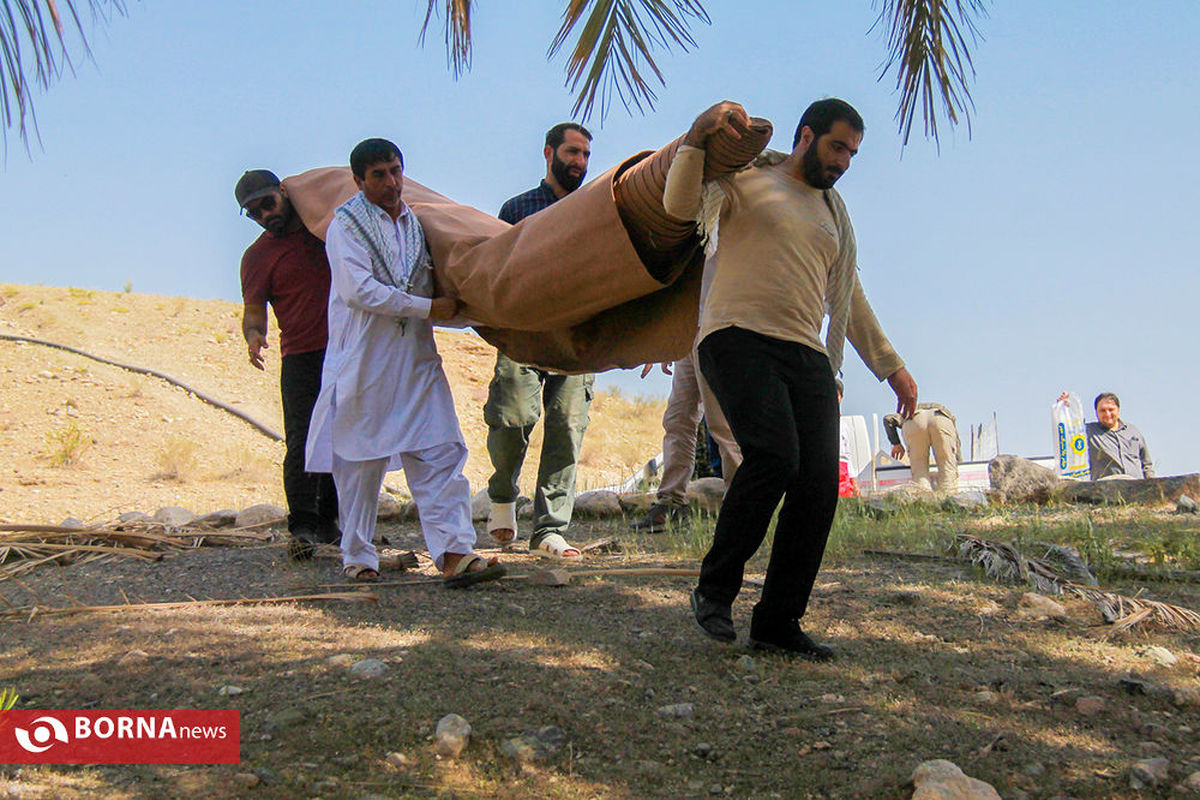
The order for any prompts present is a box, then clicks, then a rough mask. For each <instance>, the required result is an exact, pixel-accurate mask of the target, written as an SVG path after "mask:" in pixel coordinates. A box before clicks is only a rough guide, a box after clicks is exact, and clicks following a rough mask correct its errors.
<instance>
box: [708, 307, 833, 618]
mask: <svg viewBox="0 0 1200 800" xmlns="http://www.w3.org/2000/svg"><path fill="white" fill-rule="evenodd" d="M699 356H700V369H701V371H702V372H703V373H704V377H705V379H706V380H707V381H708V384H709V386H710V387H712V390H713V394H714V395H716V398H717V401H718V402H719V403H720V404H721V410H722V411H724V412H725V417H726V419H728V420H729V425H730V428H731V429H732V430H733V435H734V438H735V439H737V443H738V445H739V446H740V447H741V449H742V457H743V459H744V460H743V461H742V466H741V467H740V468H739V469H738V471H737V474H736V475H735V476H734V479H733V483H732V484H731V485H730V487H729V490H728V491H727V492H726V493H725V501H724V503H722V505H721V512H720V514H719V516H718V517H717V530H716V534H715V536H714V537H713V543H712V547H711V548H710V549H709V551H708V555H706V556H705V557H704V563H703V565H702V566H701V568H700V586H699V588H700V593H701V594H703V595H704V596H705V597H707V598H708V599H710V600H713V601H716V602H719V603H732V602H733V600H734V598H735V597H737V594H738V590H739V589H740V588H741V585H742V576H743V573H744V569H745V565H746V562H747V561H748V560H749V559H750V557H751V556H753V555H754V554H755V552H757V551H758V548H759V546H760V545H761V544H762V542H763V539H764V537H765V536H766V533H767V526H768V525H769V524H770V522H771V515H772V514H773V513H774V512H775V509H776V507H778V505H779V500H780V498H782V499H783V507H782V508H780V511H779V520H778V522H777V523H776V526H775V543H774V546H773V547H772V550H771V559H770V562H769V564H768V566H767V579H766V583H765V585H764V586H763V592H762V600H761V602H760V603H759V605H758V607H756V609H755V622H756V624H757V623H758V622H759V621H760V620H763V621H769V620H780V621H785V620H789V619H799V618H800V617H802V616H804V611H805V609H806V608H807V607H808V598H809V594H810V593H811V592H812V586H813V582H814V581H815V580H816V577H817V571H818V570H819V569H820V567H821V559H822V557H823V556H824V554H825V542H826V540H827V539H828V538H829V529H830V526H832V524H833V515H834V513H835V512H836V511H837V483H838V429H839V411H838V403H837V387H836V386H835V384H834V382H833V373H832V372H831V371H830V368H829V359H828V358H826V357H825V355H824V354H823V353H820V352H818V351H816V350H813V349H812V348H811V347H806V346H804V345H802V344H798V343H796V342H787V341H784V340H782V339H774V338H771V337H769V336H763V335H762V334H759V333H755V332H753V331H749V330H745V329H742V328H724V329H722V330H719V331H715V332H713V333H711V334H709V335H708V336H706V337H705V338H704V341H702V342H701V343H700V348H699Z"/></svg>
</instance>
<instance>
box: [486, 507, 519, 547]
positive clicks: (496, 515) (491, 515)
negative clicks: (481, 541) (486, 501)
mask: <svg viewBox="0 0 1200 800" xmlns="http://www.w3.org/2000/svg"><path fill="white" fill-rule="evenodd" d="M487 530H488V533H489V534H491V537H492V541H494V542H495V543H496V544H498V545H500V547H501V548H505V547H508V546H509V545H511V544H512V543H513V542H515V541H516V540H517V504H516V503H492V506H491V509H490V510H489V511H488V521H487Z"/></svg>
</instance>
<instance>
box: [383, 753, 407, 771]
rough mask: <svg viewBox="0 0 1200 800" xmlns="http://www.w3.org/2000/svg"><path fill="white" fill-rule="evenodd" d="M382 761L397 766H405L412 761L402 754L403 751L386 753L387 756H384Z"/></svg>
mask: <svg viewBox="0 0 1200 800" xmlns="http://www.w3.org/2000/svg"><path fill="white" fill-rule="evenodd" d="M384 761H386V762H387V763H388V764H391V765H392V766H393V767H397V768H399V767H407V766H408V765H409V764H410V763H412V761H411V760H410V759H409V757H408V756H406V755H404V753H388V754H387V758H385V759H384Z"/></svg>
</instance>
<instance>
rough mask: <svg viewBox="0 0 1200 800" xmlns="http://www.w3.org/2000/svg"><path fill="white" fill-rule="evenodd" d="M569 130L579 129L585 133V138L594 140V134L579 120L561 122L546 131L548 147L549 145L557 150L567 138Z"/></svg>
mask: <svg viewBox="0 0 1200 800" xmlns="http://www.w3.org/2000/svg"><path fill="white" fill-rule="evenodd" d="M567 131H579V133H581V134H583V138H585V139H587V140H588V141H589V142H590V141H591V140H592V134H591V133H589V132H588V129H587V128H585V127H583V126H582V125H580V124H579V123H578V122H560V123H558V124H557V125H555V126H554V127H553V128H551V129H550V130H548V131H546V147H549V148H550V149H551V150H557V149H558V146H559V145H560V144H562V143H563V141H564V140H566V138H567Z"/></svg>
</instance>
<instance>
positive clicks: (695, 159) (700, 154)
mask: <svg viewBox="0 0 1200 800" xmlns="http://www.w3.org/2000/svg"><path fill="white" fill-rule="evenodd" d="M704 156H705V152H704V151H703V150H700V149H698V148H695V147H689V146H688V145H680V147H679V149H678V150H677V151H676V152H675V158H674V159H673V160H672V161H671V168H670V169H669V170H667V184H666V187H665V188H664V189H663V209H665V210H666V212H667V213H668V214H670V215H671V216H672V217H674V218H675V219H685V220H693V219H695V218H696V215H698V214H699V213H700V201H701V199H702V198H703V196H704Z"/></svg>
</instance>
